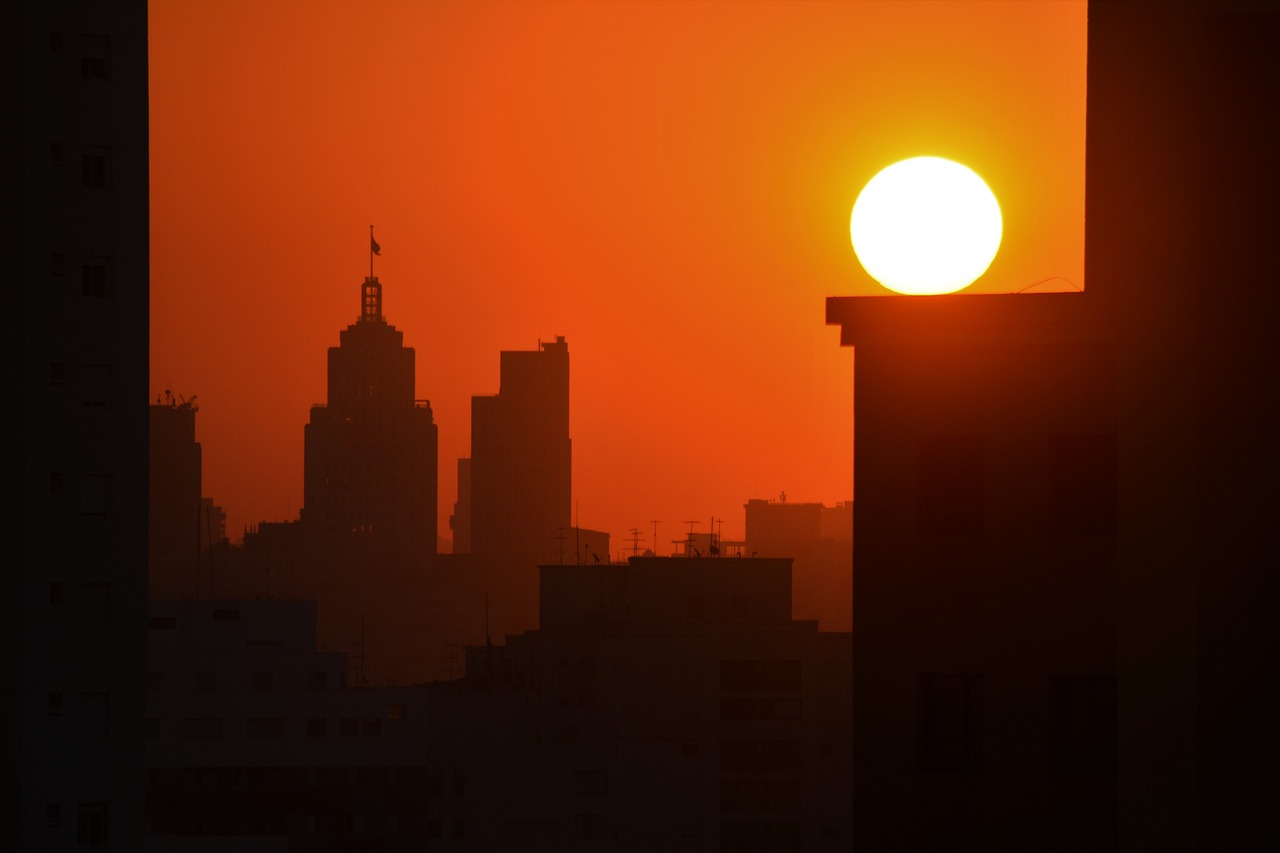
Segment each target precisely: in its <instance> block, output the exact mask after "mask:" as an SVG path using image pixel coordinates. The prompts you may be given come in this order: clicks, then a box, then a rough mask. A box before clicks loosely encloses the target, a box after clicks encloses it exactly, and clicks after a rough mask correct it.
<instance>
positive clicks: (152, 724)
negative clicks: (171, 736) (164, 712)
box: [144, 717, 160, 740]
mask: <svg viewBox="0 0 1280 853" xmlns="http://www.w3.org/2000/svg"><path fill="white" fill-rule="evenodd" d="M144 731H145V732H146V738H147V740H156V739H157V738H159V737H160V720H158V719H157V718H155V717H147V722H146V727H145V729H144Z"/></svg>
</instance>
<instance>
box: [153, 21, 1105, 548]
mask: <svg viewBox="0 0 1280 853" xmlns="http://www.w3.org/2000/svg"><path fill="white" fill-rule="evenodd" d="M150 16H151V33H150V45H151V48H150V49H151V169H152V179H151V197H152V208H151V216H152V226H151V227H152V237H151V252H152V267H151V272H152V282H151V299H152V355H151V385H152V395H153V397H154V395H156V394H158V393H160V392H161V391H162V390H163V389H164V388H166V387H172V389H173V390H174V391H175V392H177V393H180V394H184V395H186V396H191V395H193V394H196V395H198V398H199V399H198V402H199V404H200V413H199V415H198V438H199V439H200V441H201V442H202V444H203V449H204V492H205V494H206V495H209V496H211V497H213V498H215V499H216V500H217V501H218V502H219V503H221V504H222V505H223V506H224V507H225V508H226V509H227V511H228V516H229V518H228V530H229V532H230V533H231V535H232V538H233V539H238V538H239V536H240V534H241V531H242V529H243V527H244V525H246V524H252V523H255V522H257V521H259V520H282V519H286V518H294V517H296V515H297V512H298V509H299V506H300V504H301V497H302V429H303V424H304V423H305V422H306V420H307V417H308V410H309V407H310V405H311V404H312V403H313V402H322V401H323V399H324V395H325V373H324V371H325V351H326V348H327V347H329V346H332V345H336V344H337V340H338V332H339V330H340V329H342V328H345V327H346V325H348V324H349V323H351V322H353V321H354V320H355V319H356V316H357V314H358V311H359V285H360V281H361V280H362V278H363V276H364V275H365V274H367V272H368V226H369V224H370V223H374V224H375V225H376V228H377V232H376V233H377V237H378V242H379V243H380V244H381V246H382V257H381V258H380V259H378V263H377V274H378V276H379V278H380V279H381V280H382V281H383V283H384V287H385V311H386V316H387V318H388V320H389V321H390V322H391V323H393V324H394V325H395V326H396V327H397V328H399V329H401V330H402V331H404V333H405V339H406V343H407V344H408V345H410V346H413V347H415V348H416V350H417V364H418V378H417V383H418V390H417V396H418V397H422V398H428V399H430V400H431V402H432V406H433V408H434V411H435V417H436V422H437V423H438V424H439V426H440V472H441V481H440V510H441V517H440V532H441V535H442V536H444V537H447V536H448V514H449V512H450V511H451V509H452V505H453V500H454V496H455V485H456V484H455V482H454V470H455V460H456V459H457V458H458V457H459V456H465V455H467V454H468V452H469V445H470V423H469V419H470V397H471V395H473V394H491V393H494V392H496V391H497V385H498V352H499V350H502V349H533V348H535V347H536V346H537V343H538V340H539V338H541V339H543V340H546V339H550V338H552V337H554V336H555V335H564V336H566V338H567V339H568V342H569V349H570V353H571V363H572V390H571V394H572V410H571V419H572V420H571V423H572V435H573V440H574V472H573V478H574V493H575V499H576V501H577V503H578V506H579V511H580V520H581V523H582V525H583V526H585V527H592V528H597V529H603V530H608V531H610V532H611V533H612V534H613V535H614V552H615V554H616V553H617V552H618V551H619V549H620V548H622V547H623V546H624V544H627V545H629V541H628V542H627V543H623V541H622V540H623V538H624V537H625V538H627V539H628V540H629V538H630V537H629V536H627V531H628V530H629V529H630V528H632V527H638V528H640V529H641V530H642V531H643V532H644V544H649V543H648V541H647V540H648V539H650V538H652V524H651V523H650V522H651V519H659V520H661V522H662V523H661V524H660V525H659V537H658V538H659V540H660V545H659V549H658V551H659V553H667V552H668V551H669V549H670V546H669V540H671V539H673V538H676V537H677V536H679V535H680V532H681V531H685V530H687V529H688V527H687V526H686V525H683V524H682V523H681V522H683V521H685V520H688V519H702V526H701V527H700V528H698V529H700V530H704V531H705V530H706V527H707V523H708V521H709V519H710V517H711V516H712V515H715V516H716V517H718V518H721V517H722V518H724V519H726V522H725V525H724V528H723V532H724V535H726V536H728V537H739V536H741V535H742V504H743V503H744V502H745V501H746V500H747V499H748V498H752V497H762V498H774V497H776V496H777V495H778V493H779V492H780V491H783V490H785V491H786V492H787V494H788V496H789V498H790V499H792V500H811V501H823V502H825V503H828V504H831V503H834V502H835V501H839V500H846V499H848V498H849V497H850V496H851V495H852V459H853V448H852V440H851V436H852V428H853V418H852V404H851V391H852V376H853V370H852V363H853V362H852V359H853V356H852V353H851V351H850V350H848V349H841V348H840V347H839V346H838V345H837V340H838V336H837V331H836V330H835V329H834V328H828V327H826V326H824V325H823V317H824V309H823V300H824V299H825V297H827V296H834V295H848V294H856V293H867V292H882V291H880V290H879V288H878V286H876V285H874V283H873V282H871V281H870V280H869V279H868V278H867V277H866V275H865V274H864V273H863V272H862V270H861V268H860V267H859V265H858V262H857V259H856V257H855V256H854V253H853V251H852V249H851V247H850V245H849V231H848V224H849V211H850V208H851V206H852V204H853V201H854V198H855V197H856V196H857V193H858V190H859V189H860V188H861V187H862V185H863V184H864V183H865V182H866V181H867V180H868V179H869V178H870V177H871V176H872V175H874V174H875V173H876V172H877V171H879V169H880V168H882V167H883V166H885V165H888V164H889V163H891V162H893V161H895V160H899V159H902V158H905V157H910V156H915V155H921V154H932V155H938V156H943V157H949V158H951V159H955V160H958V161H960V162H962V163H965V164H966V165H968V166H970V167H971V168H973V169H975V170H976V171H977V172H978V173H979V174H981V175H982V177H983V178H984V179H985V180H986V181H987V183H988V184H989V185H990V186H991V188H992V190H993V191H994V192H995V194H996V196H997V197H998V198H999V200H1000V205H1001V208H1002V210H1003V213H1004V217H1005V222H1004V227H1005V232H1004V241H1003V243H1002V246H1001V252H1000V255H998V256H997V258H996V260H995V262H994V263H993V264H992V266H991V268H990V270H989V271H988V272H987V274H986V276H984V277H983V278H982V279H980V280H979V281H978V282H977V283H976V284H975V285H973V286H972V287H971V288H970V289H969V291H968V292H983V291H1013V290H1020V289H1023V288H1025V287H1027V286H1028V285H1031V284H1034V283H1035V282H1038V281H1041V280H1044V279H1049V278H1052V277H1061V278H1063V279H1066V280H1068V281H1070V282H1073V283H1075V284H1077V285H1082V284H1083V268H1084V249H1083V241H1084V131H1085V125H1084V109H1085V25H1086V8H1085V5H1084V3H1083V2H1036V3H1030V2H1000V3H966V2H940V3H932V2H890V3H871V2H859V3H797V4H785V5H784V4H770V3H749V4H733V3H687V4H686V3H535V2H516V3H486V2H466V3H428V2H407V1H406V2H393V1H392V0H383V2H367V0H366V2H312V1H311V0H308V1H307V2H289V0H272V2H269V3H262V2H251V1H250V0H245V1H244V2H240V0H221V2H217V3H209V2H194V0H193V1H192V2H178V0H152V3H151V12H150ZM1057 286H1058V287H1059V288H1061V287H1063V286H1065V285H1061V284H1060V283H1059V284H1058V285H1057Z"/></svg>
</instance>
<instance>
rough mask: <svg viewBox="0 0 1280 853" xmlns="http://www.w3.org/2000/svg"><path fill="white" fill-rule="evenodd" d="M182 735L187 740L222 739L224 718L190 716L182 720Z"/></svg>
mask: <svg viewBox="0 0 1280 853" xmlns="http://www.w3.org/2000/svg"><path fill="white" fill-rule="evenodd" d="M182 736H183V737H184V738H186V739H187V740H220V739H221V738H222V720H220V719H216V718H213V717H188V718H187V719H185V720H183V721H182Z"/></svg>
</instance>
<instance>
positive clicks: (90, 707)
mask: <svg viewBox="0 0 1280 853" xmlns="http://www.w3.org/2000/svg"><path fill="white" fill-rule="evenodd" d="M80 701H81V704H82V706H83V716H84V720H85V729H86V731H88V732H89V733H90V734H92V735H93V736H94V737H97V738H107V737H110V736H111V695H110V694H108V693H81V694H80Z"/></svg>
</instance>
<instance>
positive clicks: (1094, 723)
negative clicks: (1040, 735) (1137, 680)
mask: <svg viewBox="0 0 1280 853" xmlns="http://www.w3.org/2000/svg"><path fill="white" fill-rule="evenodd" d="M1049 695H1050V701H1051V702H1052V703H1053V705H1052V709H1051V713H1050V732H1049V744H1050V751H1049V756H1050V762H1051V765H1052V768H1053V771H1054V772H1055V773H1060V774H1063V775H1069V776H1113V775H1115V772H1116V680H1115V679H1114V678H1110V677H1106V676H1058V677H1055V678H1053V679H1051V680H1050V690H1049Z"/></svg>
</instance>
